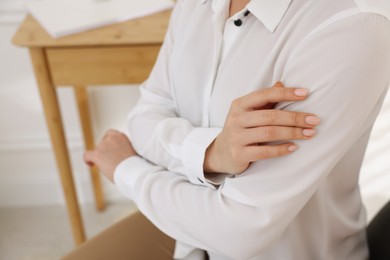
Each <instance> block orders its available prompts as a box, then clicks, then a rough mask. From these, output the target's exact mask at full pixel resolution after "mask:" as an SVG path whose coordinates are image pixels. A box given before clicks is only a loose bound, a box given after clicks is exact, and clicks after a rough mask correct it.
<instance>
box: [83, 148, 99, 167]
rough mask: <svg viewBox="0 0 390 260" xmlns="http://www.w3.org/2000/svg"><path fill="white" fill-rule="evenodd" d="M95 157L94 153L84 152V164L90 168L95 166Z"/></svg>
mask: <svg viewBox="0 0 390 260" xmlns="http://www.w3.org/2000/svg"><path fill="white" fill-rule="evenodd" d="M95 157H96V153H95V151H85V152H84V155H83V159H84V162H85V163H86V164H88V166H90V167H92V166H94V165H95Z"/></svg>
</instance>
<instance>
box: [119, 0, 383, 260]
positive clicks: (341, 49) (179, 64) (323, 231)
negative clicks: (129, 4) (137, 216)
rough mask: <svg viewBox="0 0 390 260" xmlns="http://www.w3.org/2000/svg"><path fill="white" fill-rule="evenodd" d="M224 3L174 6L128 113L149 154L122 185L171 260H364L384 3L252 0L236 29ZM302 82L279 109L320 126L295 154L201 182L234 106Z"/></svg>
mask: <svg viewBox="0 0 390 260" xmlns="http://www.w3.org/2000/svg"><path fill="white" fill-rule="evenodd" d="M228 7H229V1H228V0H203V1H201V0H179V1H178V3H177V4H176V7H175V9H174V12H173V14H172V17H171V23H170V26H169V30H168V33H167V35H166V39H165V42H164V45H163V47H162V49H161V52H160V55H159V57H158V60H157V62H156V65H155V67H154V69H153V71H152V73H151V75H150V77H149V79H148V80H147V81H146V82H145V83H144V84H143V86H142V88H141V99H140V101H139V103H138V104H137V106H136V107H135V108H134V110H133V111H132V112H131V113H130V115H129V121H128V129H129V133H130V137H131V140H132V142H133V144H134V147H135V148H136V150H137V152H138V153H139V154H140V156H142V157H143V158H141V157H131V158H129V159H127V160H125V161H124V162H122V163H121V164H120V165H119V166H118V167H117V169H116V172H115V176H114V177H115V183H116V185H117V186H118V187H119V189H120V190H121V191H122V192H123V194H125V195H126V196H127V197H129V198H130V199H133V200H134V201H135V202H136V204H137V205H138V207H139V209H140V210H141V211H142V212H143V213H144V214H145V215H146V216H147V217H148V218H149V219H150V220H151V221H152V222H153V223H154V224H155V225H156V226H157V227H159V228H160V229H161V230H163V231H164V232H166V233H167V234H168V235H170V236H172V237H173V238H175V239H176V240H177V241H178V243H177V248H176V252H175V257H176V258H178V259H185V258H186V257H187V256H189V255H192V256H194V255H196V254H195V253H194V250H195V248H200V249H203V250H207V251H208V252H209V254H210V257H211V259H212V260H216V259H237V260H243V259H270V260H273V259H283V260H288V259H299V260H305V259H307V260H312V259H326V260H331V259H336V260H339V259H344V260H346V259H351V260H356V259H367V255H368V252H367V247H366V241H365V232H364V228H365V225H366V215H365V209H364V207H363V205H362V202H361V197H360V191H359V187H358V177H359V169H360V166H361V162H362V159H363V156H364V151H365V149H366V145H367V141H368V139H369V134H370V131H371V128H372V125H373V123H374V121H375V118H376V116H377V114H378V112H379V110H380V107H381V105H382V101H383V98H384V96H385V94H386V91H387V89H388V86H389V82H390V21H389V19H390V17H389V11H390V8H389V4H388V1H387V0H372V1H370V0H359V1H356V2H355V1H353V0H317V1H308V0H292V1H291V0H252V1H251V2H250V3H249V4H248V6H247V9H248V10H250V11H251V14H250V15H249V16H248V17H246V18H243V24H242V26H241V27H237V26H235V25H234V23H233V21H234V20H235V19H238V18H242V17H243V14H244V11H245V10H242V11H241V12H239V13H237V14H236V15H234V16H233V17H231V18H228ZM279 80H281V81H282V82H283V83H284V84H285V85H286V86H290V87H304V88H307V89H309V90H310V96H309V98H308V99H307V100H305V101H303V102H285V103H280V104H278V106H277V109H286V110H291V111H305V112H310V113H314V114H317V115H318V116H319V117H320V118H321V120H322V123H321V125H320V126H319V127H318V134H317V136H316V137H315V138H313V139H312V140H309V141H296V143H297V144H298V145H299V147H300V149H299V150H298V151H296V152H294V153H293V154H291V155H288V156H284V157H280V158H275V159H269V160H263V161H258V162H256V163H253V164H252V165H251V166H250V168H249V169H248V170H247V171H246V172H244V173H243V174H242V175H240V176H237V177H235V178H232V177H231V176H229V175H220V176H218V177H216V178H213V179H212V180H208V179H206V178H205V176H204V174H203V168H202V165H203V160H204V153H205V150H206V149H207V147H208V145H209V144H210V143H211V142H212V141H213V139H214V138H215V137H216V136H217V135H218V133H219V132H220V131H221V129H222V127H223V125H224V120H225V118H226V115H227V113H228V110H229V108H230V105H231V102H232V101H233V100H234V99H236V98H238V97H240V96H242V95H244V94H247V93H249V92H252V91H255V90H258V89H261V88H264V87H270V86H272V85H273V84H274V83H275V82H276V81H279Z"/></svg>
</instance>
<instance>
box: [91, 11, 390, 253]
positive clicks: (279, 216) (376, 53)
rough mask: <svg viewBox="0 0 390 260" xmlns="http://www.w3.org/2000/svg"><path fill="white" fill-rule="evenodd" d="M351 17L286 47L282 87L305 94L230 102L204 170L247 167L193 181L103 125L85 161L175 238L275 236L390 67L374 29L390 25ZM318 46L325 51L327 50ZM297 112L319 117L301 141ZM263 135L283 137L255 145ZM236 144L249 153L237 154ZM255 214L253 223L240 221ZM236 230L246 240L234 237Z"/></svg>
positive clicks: (253, 240)
mask: <svg viewBox="0 0 390 260" xmlns="http://www.w3.org/2000/svg"><path fill="white" fill-rule="evenodd" d="M349 19H352V18H349ZM354 19H357V18H354ZM356 22H357V23H358V25H357V26H356V27H354V28H353V29H354V30H359V32H358V33H356V32H354V31H353V29H351V28H350V27H349V23H344V22H343V21H341V22H340V23H339V24H338V26H339V27H340V30H341V31H343V32H346V33H345V34H343V35H341V36H340V35H338V36H337V37H336V36H335V37H334V38H333V39H332V41H321V40H320V39H321V37H326V36H327V33H329V32H328V31H327V28H324V29H323V31H322V32H320V33H317V34H315V35H313V36H312V37H311V38H310V39H308V40H307V41H305V42H303V43H302V44H301V45H300V46H299V47H298V48H297V50H296V51H295V53H294V54H293V55H291V57H290V60H289V62H288V64H287V65H286V70H285V73H284V75H283V77H282V79H281V80H282V81H283V82H284V83H285V84H286V85H288V86H305V87H307V88H308V90H309V91H310V96H308V97H307V96H306V95H304V96H296V95H295V94H294V90H292V89H290V88H269V89H266V90H263V91H259V92H255V93H252V94H249V95H248V96H246V97H242V98H239V99H238V100H237V101H235V102H234V103H233V104H232V107H231V110H230V112H229V116H228V118H227V120H226V122H225V125H224V128H223V129H222V130H221V131H219V133H218V134H217V135H216V138H214V139H215V141H214V142H210V143H211V145H210V146H208V148H209V149H207V150H206V152H205V154H206V158H205V165H202V172H204V170H205V171H206V172H207V171H210V172H222V173H226V172H228V173H234V174H237V173H240V172H242V171H245V175H239V176H238V177H236V178H234V179H233V178H227V179H226V180H225V182H224V185H223V187H221V188H219V189H218V190H216V189H212V187H207V186H205V185H194V183H192V182H193V181H192V180H191V179H189V178H187V176H183V175H184V174H183V175H179V174H176V173H175V171H173V170H170V169H169V168H171V167H172V165H173V168H175V169H178V171H180V170H182V171H183V172H184V170H183V167H182V165H180V163H178V162H177V161H178V159H177V158H174V160H176V162H175V163H174V164H167V165H160V164H156V165H152V164H150V163H148V162H147V161H145V160H143V159H141V158H140V157H138V156H135V154H136V153H135V151H134V149H133V148H132V145H131V142H130V141H129V140H128V139H127V138H126V136H125V135H123V134H121V133H117V132H112V131H111V132H109V133H108V134H107V135H106V137H105V138H103V140H102V142H101V143H99V144H98V146H97V148H96V150H95V151H90V152H87V153H86V154H85V159H86V161H87V162H89V163H92V164H96V165H97V166H98V167H99V168H100V169H101V170H102V171H103V172H104V173H105V174H106V175H107V176H108V177H109V178H110V179H111V180H113V179H114V177H115V180H116V184H117V185H118V186H119V188H120V189H121V190H122V191H123V192H124V193H125V194H126V195H127V196H128V197H129V198H132V199H134V201H135V202H136V203H137V205H138V207H139V208H140V210H141V211H142V212H143V213H144V214H145V215H146V216H147V217H148V218H149V219H151V220H152V221H153V222H154V223H155V224H156V225H157V226H158V227H159V228H160V229H162V230H163V231H164V232H166V233H167V234H169V235H170V236H172V237H173V238H177V237H180V238H181V241H182V242H185V243H188V244H190V245H193V246H196V247H199V248H203V249H206V250H210V251H213V252H217V253H220V254H224V255H227V256H230V257H232V258H235V259H237V258H238V259H245V258H249V257H251V256H253V255H255V254H256V253H259V252H260V251H261V250H264V249H265V248H267V247H268V246H269V245H270V244H272V243H273V242H274V241H277V239H278V238H279V237H280V236H281V234H282V233H283V232H284V230H285V229H286V228H287V227H288V225H289V224H290V223H291V222H292V221H293V219H294V218H295V216H296V215H297V214H298V212H299V211H300V210H301V209H302V208H303V207H304V205H305V204H306V203H307V201H308V200H309V199H310V197H311V196H312V195H313V194H314V193H315V191H316V189H317V188H318V187H319V185H320V183H321V182H322V181H323V180H324V178H326V176H327V174H329V172H330V171H331V169H332V167H333V166H334V165H335V164H336V163H337V162H338V161H339V160H340V159H341V158H342V157H343V155H344V154H345V153H346V152H347V151H348V150H349V149H351V147H353V145H354V143H356V141H357V140H359V138H360V137H361V136H362V135H364V134H365V133H367V131H369V129H370V127H371V126H372V124H373V122H374V120H375V117H376V114H377V113H378V112H379V108H380V104H381V101H382V100H383V97H384V95H385V93H386V90H387V87H388V85H389V75H388V72H389V71H390V54H389V53H388V51H386V50H387V48H388V46H389V45H390V36H389V35H384V34H382V33H381V32H379V28H383V26H387V28H389V23H388V21H386V22H385V20H384V19H382V20H381V19H380V18H379V17H375V16H373V17H372V19H371V20H368V22H367V21H365V23H364V24H363V23H362V22H361V21H360V20H357V21H356ZM359 23H361V24H360V26H359ZM378 23H380V24H381V26H382V27H380V26H378ZM348 34H352V36H353V35H360V36H361V38H359V41H356V42H353V44H352V42H348V41H346V39H350V38H351V39H355V38H354V37H352V36H351V37H350V38H348ZM319 43H320V44H319ZM307 50H310V52H308V51H307ZM324 50H328V51H329V52H331V53H329V55H324V54H323V52H324ZM313 57H317V59H313ZM336 65H337V66H336ZM308 68H310V69H308ZM363 72H364V73H363ZM271 93H274V94H275V93H276V96H273V94H271ZM264 98H265V99H264ZM253 100H255V103H253V102H252V101H253ZM287 100H289V101H290V102H284V101H287ZM280 101H283V102H281V103H278V104H277V105H276V106H275V109H273V110H272V109H269V107H268V109H257V110H252V109H248V107H249V108H250V107H252V108H253V107H254V106H253V104H258V105H259V107H260V108H262V106H265V108H267V104H268V103H271V105H272V103H275V102H280ZM256 102H259V103H256ZM255 107H258V106H255ZM286 110H289V111H286ZM298 111H308V112H311V113H314V114H315V115H318V116H319V117H320V118H321V125H320V129H319V131H318V133H317V134H316V135H317V136H316V137H315V138H312V139H311V140H306V139H310V137H307V136H305V135H304V129H305V130H309V133H310V132H311V133H312V134H313V133H314V132H313V131H312V130H314V126H315V125H316V120H315V119H314V117H312V116H313V114H310V113H301V112H298ZM239 113H242V114H241V116H237V114H239ZM167 114H169V113H167ZM159 116H161V114H159ZM240 118H246V120H243V121H240V120H239V119H240ZM291 119H293V120H291ZM267 120H269V121H267ZM306 120H308V121H306ZM312 120H313V121H312ZM181 122H182V121H181ZM247 124H250V125H249V127H248V125H247ZM270 125H271V127H270ZM168 126H169V125H168ZM253 126H254V127H253ZM150 127H151V128H155V125H152V124H151V125H150ZM187 128H188V129H189V128H191V126H189V125H188V124H187V125H186V129H187ZM253 129H256V130H253ZM270 129H272V130H270ZM292 129H294V130H292ZM191 131H192V129H190V130H189V131H188V132H191ZM244 131H245V134H244ZM188 132H187V133H188ZM305 132H308V131H305ZM242 136H245V138H243V137H242ZM246 138H247V139H246ZM214 139H213V140H214ZM270 139H272V140H280V141H283V142H286V143H284V144H281V145H277V146H272V147H270V146H266V145H256V144H258V143H260V144H262V143H263V142H264V141H265V140H270ZM292 140H293V141H294V142H291V141H292ZM294 144H296V145H297V146H299V149H298V150H295V147H294V146H292V149H291V150H295V151H292V152H291V151H289V147H290V148H291V145H294ZM226 147H227V148H226ZM319 148H320V149H319ZM137 151H138V150H137ZM237 151H239V152H243V153H248V154H249V155H247V156H242V157H240V156H238V155H239V154H240V153H238V152H237ZM141 155H142V154H141ZM129 156H130V159H126V158H128V157H129ZM229 156H230V157H229ZM145 157H146V156H145ZM151 157H153V156H151ZM146 158H147V157H146ZM223 158H225V159H223ZM266 158H273V159H272V160H264V159H266ZM147 159H149V158H147ZM152 159H153V158H152ZM224 160H228V161H229V164H226V163H224V162H226V161H224ZM259 160H261V162H260V163H259ZM167 161H168V160H167ZM169 162H172V161H169ZM221 164H222V165H221ZM249 164H251V166H250V167H249V168H248V165H249ZM158 165H160V166H158ZM178 165H179V166H180V167H179V166H178ZM167 169H168V170H167ZM184 169H185V167H184ZM114 172H115V175H114ZM179 173H180V172H179ZM281 191H283V192H281ZM199 212H202V214H198V213H199ZM193 216H196V218H195V217H193ZM254 218H255V219H256V220H257V221H256V222H254V221H242V220H243V219H254ZM216 220H218V221H216ZM210 230H211V231H212V232H210ZM261 234H267V236H262V235H261ZM242 237H245V241H247V242H246V243H240V238H242ZM221 238H223V239H221ZM222 240H223V241H222Z"/></svg>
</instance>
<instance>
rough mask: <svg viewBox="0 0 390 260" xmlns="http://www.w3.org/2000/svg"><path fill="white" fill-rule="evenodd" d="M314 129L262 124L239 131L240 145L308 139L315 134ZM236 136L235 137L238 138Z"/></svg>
mask: <svg viewBox="0 0 390 260" xmlns="http://www.w3.org/2000/svg"><path fill="white" fill-rule="evenodd" d="M316 133H317V132H316V130H314V129H304V128H299V127H285V126H264V127H256V128H250V129H246V130H245V131H242V132H241V136H239V137H238V138H240V139H241V143H242V145H251V144H256V143H267V142H273V141H287V140H308V139H311V138H312V137H313V136H315V134H316ZM238 138H237V139H238Z"/></svg>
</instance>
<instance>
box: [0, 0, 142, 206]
mask: <svg viewBox="0 0 390 260" xmlns="http://www.w3.org/2000/svg"><path fill="white" fill-rule="evenodd" d="M24 14H25V12H24V8H23V1H13V0H0V207H1V206H24V205H42V204H45V205H46V204H58V203H63V202H64V201H63V196H62V190H61V187H60V183H59V177H58V174H57V168H56V164H55V162H54V156H53V153H52V150H51V145H50V140H49V137H48V132H47V129H46V124H45V120H44V116H43V111H42V106H41V101H40V97H39V94H38V90H37V85H36V82H35V79H34V76H33V71H32V67H31V64H30V59H29V54H28V51H27V50H26V49H24V48H19V47H16V46H13V45H12V44H11V39H12V37H13V35H14V33H15V31H16V29H17V27H18V24H19V23H20V21H21V20H22V19H23V17H24ZM58 93H59V100H60V106H61V110H62V115H63V120H64V124H65V129H66V134H67V139H68V142H69V150H70V154H71V155H72V158H71V159H72V164H73V168H74V175H75V178H76V182H77V186H78V190H79V193H80V199H81V201H82V202H90V201H91V200H92V190H91V185H90V181H89V175H88V173H87V168H86V167H85V166H84V164H83V163H82V159H81V158H82V152H83V144H82V139H81V132H80V124H79V121H78V120H79V118H78V114H77V110H76V106H75V99H74V93H73V91H72V89H71V88H61V89H59V90H58ZM138 97H139V90H138V88H137V87H136V86H111V87H99V88H93V89H90V98H91V104H90V105H91V110H92V118H93V124H94V128H95V133H96V137H97V138H96V139H98V137H99V136H100V135H101V134H102V133H103V132H104V131H105V129H107V128H109V127H114V128H117V129H120V130H124V122H125V118H126V116H127V112H128V111H129V110H130V109H131V107H132V106H133V105H134V104H135V102H136V100H137V99H138ZM104 184H105V185H104V188H105V191H106V195H107V196H108V198H109V199H110V200H118V199H123V197H122V196H121V195H120V194H119V193H118V192H117V191H116V189H115V188H114V187H112V185H111V184H109V183H108V182H105V183H104Z"/></svg>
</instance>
